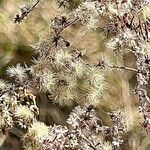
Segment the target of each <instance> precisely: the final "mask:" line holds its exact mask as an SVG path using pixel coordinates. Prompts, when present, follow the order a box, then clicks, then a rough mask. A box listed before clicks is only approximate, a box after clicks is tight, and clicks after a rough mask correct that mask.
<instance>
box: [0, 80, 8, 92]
mask: <svg viewBox="0 0 150 150" xmlns="http://www.w3.org/2000/svg"><path fill="white" fill-rule="evenodd" d="M7 87H8V86H7V82H6V81H4V80H2V79H0V90H4V89H5V88H7Z"/></svg>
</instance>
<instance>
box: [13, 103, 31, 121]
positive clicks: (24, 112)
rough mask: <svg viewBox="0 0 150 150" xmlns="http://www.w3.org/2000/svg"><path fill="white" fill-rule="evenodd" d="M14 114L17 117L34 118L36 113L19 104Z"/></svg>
mask: <svg viewBox="0 0 150 150" xmlns="http://www.w3.org/2000/svg"><path fill="white" fill-rule="evenodd" d="M14 115H15V116H16V117H17V118H24V119H33V118H34V114H33V113H32V112H31V110H30V109H29V108H28V107H26V106H17V108H16V111H15V113H14Z"/></svg>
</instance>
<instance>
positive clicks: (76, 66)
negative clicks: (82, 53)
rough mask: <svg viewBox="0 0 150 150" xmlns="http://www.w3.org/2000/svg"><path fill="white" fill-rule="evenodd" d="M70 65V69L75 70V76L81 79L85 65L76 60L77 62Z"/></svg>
mask: <svg viewBox="0 0 150 150" xmlns="http://www.w3.org/2000/svg"><path fill="white" fill-rule="evenodd" d="M71 65H72V67H73V68H74V70H75V74H76V75H77V76H78V77H82V76H83V74H84V71H85V64H84V62H83V61H82V60H78V61H75V62H72V63H71Z"/></svg>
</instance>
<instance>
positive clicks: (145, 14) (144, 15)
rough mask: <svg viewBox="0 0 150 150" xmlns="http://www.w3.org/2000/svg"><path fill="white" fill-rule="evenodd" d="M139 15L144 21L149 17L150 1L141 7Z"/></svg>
mask: <svg viewBox="0 0 150 150" xmlns="http://www.w3.org/2000/svg"><path fill="white" fill-rule="evenodd" d="M139 15H140V16H141V17H142V18H143V19H144V20H145V21H146V20H148V19H150V3H149V4H147V5H144V6H142V7H141V11H140V13H139Z"/></svg>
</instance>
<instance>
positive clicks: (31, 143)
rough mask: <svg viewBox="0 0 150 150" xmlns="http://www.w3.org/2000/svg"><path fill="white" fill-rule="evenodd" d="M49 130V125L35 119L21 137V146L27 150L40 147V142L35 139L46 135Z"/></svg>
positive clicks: (35, 149)
mask: <svg viewBox="0 0 150 150" xmlns="http://www.w3.org/2000/svg"><path fill="white" fill-rule="evenodd" d="M49 130H50V127H49V126H46V125H45V124H44V123H43V122H38V121H36V120H35V121H34V122H33V124H32V125H31V126H30V127H29V128H28V130H27V132H26V133H25V134H24V135H23V137H22V138H21V140H22V142H23V148H24V149H28V150H33V149H34V150H37V149H40V143H39V142H38V141H37V139H38V138H42V137H44V136H48V134H49Z"/></svg>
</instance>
